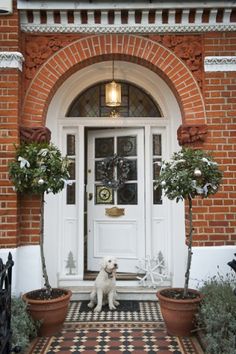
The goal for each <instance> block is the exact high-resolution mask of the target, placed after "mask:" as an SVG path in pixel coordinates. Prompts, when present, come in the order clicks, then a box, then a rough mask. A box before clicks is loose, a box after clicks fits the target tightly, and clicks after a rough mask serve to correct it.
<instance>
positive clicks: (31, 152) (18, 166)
mask: <svg viewBox="0 0 236 354" xmlns="http://www.w3.org/2000/svg"><path fill="white" fill-rule="evenodd" d="M69 163H70V161H69V160H68V158H67V157H62V155H61V152H60V150H59V149H58V148H57V147H56V146H55V145H53V144H51V143H23V144H20V145H19V146H18V147H17V148H16V155H15V159H14V161H12V162H11V163H10V165H9V176H10V179H11V181H12V183H13V184H14V188H15V190H16V192H19V193H21V194H34V195H40V196H41V213H40V255H41V264H42V273H43V277H44V282H45V288H46V292H45V297H48V298H50V297H51V296H52V287H51V285H50V283H49V279H48V273H47V268H46V262H45V256H44V247H43V246H44V196H45V193H46V194H47V193H53V194H56V193H58V192H60V191H62V189H63V188H64V186H65V184H66V183H67V181H68V179H69Z"/></svg>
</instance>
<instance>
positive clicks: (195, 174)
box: [156, 148, 222, 298]
mask: <svg viewBox="0 0 236 354" xmlns="http://www.w3.org/2000/svg"><path fill="white" fill-rule="evenodd" d="M221 178H222V172H221V171H220V169H219V166H218V164H217V163H216V162H215V161H214V160H213V158H212V157H211V156H210V155H209V154H208V153H206V152H205V151H203V150H198V149H191V148H182V149H181V150H180V151H179V152H175V153H174V154H173V156H172V158H171V159H170V161H168V162H166V161H164V162H163V163H162V165H161V170H160V176H159V178H158V180H157V184H156V186H157V187H158V186H161V188H162V189H163V192H164V195H165V196H166V197H167V198H168V199H170V200H176V202H179V201H180V200H186V201H187V202H188V214H189V235H188V257H187V266H186V273H185V284H184V292H183V298H187V296H188V287H189V276H190V268H191V261H192V242H193V230H194V228H193V210H192V202H193V199H194V198H196V197H201V198H208V197H209V196H210V195H213V194H215V193H216V192H217V191H218V189H219V186H220V182H221Z"/></svg>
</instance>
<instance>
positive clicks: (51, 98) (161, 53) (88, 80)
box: [22, 35, 205, 285]
mask: <svg viewBox="0 0 236 354" xmlns="http://www.w3.org/2000/svg"><path fill="white" fill-rule="evenodd" d="M110 59H115V60H116V63H117V66H118V67H119V63H120V69H119V70H118V77H119V78H120V79H127V77H128V75H129V74H128V71H126V73H125V74H124V77H122V75H123V74H122V70H124V69H122V65H123V68H124V67H125V66H127V67H128V65H130V69H131V70H130V72H131V74H130V77H128V80H130V81H131V82H134V83H137V84H139V85H140V86H142V85H143V87H144V88H145V89H146V90H147V91H148V92H149V93H150V94H151V95H152V96H155V95H157V97H155V98H156V100H157V102H158V103H160V105H161V106H162V107H163V109H164V111H165V110H166V112H167V113H166V116H168V119H169V123H168V124H167V125H165V124H163V125H159V126H158V129H163V128H164V129H166V132H167V131H168V134H167V136H168V139H169V140H170V141H171V143H170V144H169V145H168V147H167V149H166V156H168V154H170V153H171V152H173V151H174V150H176V149H177V148H178V145H177V139H176V130H177V128H178V126H179V125H180V124H181V123H182V122H184V123H188V124H194V123H195V124H196V123H197V124H203V123H205V112H204V105H203V99H202V95H201V91H200V89H199V87H198V85H197V83H196V81H195V79H194V77H193V75H192V73H191V72H190V70H189V69H188V68H187V67H186V65H185V64H184V63H183V62H182V61H181V60H179V59H178V57H177V56H176V55H175V54H173V53H172V52H171V51H170V50H168V49H166V48H164V47H163V46H162V45H160V44H158V43H155V42H153V41H151V40H149V39H147V38H142V37H138V36H132V35H127V36H126V35H125V36H120V35H109V36H106V35H101V36H91V37H89V38H84V39H81V40H79V41H77V42H75V43H73V44H71V45H68V46H67V47H66V48H64V49H62V50H60V51H59V52H58V53H56V54H55V55H54V56H53V57H51V58H50V59H49V60H48V61H47V62H46V63H45V64H44V65H43V66H42V68H41V69H40V70H39V72H38V73H37V75H36V76H35V78H34V79H33V81H32V84H31V85H30V87H29V89H28V91H27V94H26V98H25V103H24V110H23V112H24V114H23V120H22V123H23V124H24V125H26V126H27V125H28V126H30V125H45V124H46V125H47V126H48V127H49V128H50V129H51V131H52V138H53V142H55V143H57V145H59V146H60V148H62V150H63V149H64V152H66V151H65V140H64V143H63V139H65V138H63V134H62V131H63V129H65V130H64V131H67V133H68V132H69V134H70V133H71V132H72V133H73V134H74V133H75V134H78V135H79V137H80V147H81V151H82V155H83V156H85V155H84V150H83V146H84V141H83V139H84V138H85V133H84V132H85V129H87V128H88V125H87V123H85V124H84V125H83V129H82V128H81V127H80V128H79V130H78V131H76V129H77V128H76V129H74V128H73V129H74V130H73V129H71V126H73V127H75V125H76V124H74V123H71V124H72V125H70V127H69V126H63V124H62V125H61V126H60V124H59V125H58V118H59V119H60V118H62V117H63V116H65V112H66V110H67V108H68V106H69V104H70V103H71V102H72V100H73V98H74V97H75V96H76V95H77V94H78V93H79V92H81V91H82V90H83V89H84V88H86V87H89V86H90V85H91V84H93V83H95V82H99V81H101V80H102V79H109V78H110V77H109V75H110V73H111V69H110V62H109V60H110ZM98 68H100V69H101V70H100V69H98ZM132 70H133V72H132ZM99 73H100V74H99ZM99 75H101V76H99ZM106 75H107V76H106ZM139 80H140V81H139ZM136 81H137V82H136ZM153 82H157V83H159V87H158V85H157V87H156V88H155V87H154V86H155V85H154V86H152V85H153ZM161 91H163V92H164V95H163V97H161ZM158 92H159V94H158ZM158 95H159V96H158ZM164 96H166V97H165V98H167V100H166V101H165V98H164ZM160 101H163V102H160ZM101 124H102V126H103V127H104V124H106V123H104V122H103V123H101ZM79 125H80V123H79ZM98 126H99V125H97V123H92V125H91V127H98ZM105 126H109V127H111V126H112V127H116V128H117V127H118V126H119V123H118V125H117V124H116V123H115V124H113V123H112V124H111V123H108V124H107V125H105ZM77 127H78V126H77ZM60 129H61V130H60ZM68 129H69V130H68ZM81 129H82V130H81ZM145 129H146V128H145ZM148 129H151V128H150V127H149V128H148ZM150 131H151V130H150ZM159 131H160V130H159ZM145 134H146V138H147V136H148V135H147V129H146V133H145ZM81 140H82V141H81ZM83 158H84V157H83ZM82 166H84V162H83V161H82V162H81V165H80V167H82ZM82 168H83V167H82ZM80 170H81V168H80ZM150 172H151V170H150V169H149V173H150ZM80 177H81V178H82V179H84V176H82V175H81V176H80ZM80 190H81V192H80V194H79V195H78V198H80V199H79V200H83V198H84V194H83V193H84V192H82V189H80ZM62 199H63V197H62V196H59V198H55V197H53V198H51V197H49V199H48V203H47V207H46V208H47V209H48V211H47V213H46V221H45V224H46V248H47V256H48V258H49V259H51V260H53V262H52V261H49V262H48V263H49V273H51V276H50V278H52V280H53V282H54V284H55V285H58V279H59V285H75V284H77V285H78V282H80V281H82V280H83V276H84V261H83V259H84V254H85V253H84V234H83V227H81V226H80V225H81V223H82V222H83V221H82V220H83V219H84V211H83V207H82V211H80V210H81V209H80V208H79V212H78V213H80V215H79V216H78V219H77V217H76V212H77V211H76V209H75V210H74V212H73V213H74V214H73V215H72V216H71V215H69V216H68V215H67V216H65V215H64V214H63V212H62V209H60V207H59V209H58V208H57V207H58V205H62V203H63V201H62ZM147 199H148V198H147ZM149 199H150V197H149ZM80 206H81V204H80ZM51 210H54V211H55V212H56V214H54V216H55V217H54V219H55V220H54V219H53V220H52V213H51ZM151 213H152V211H151V210H150V208H149V218H150V215H151ZM167 214H168V215H169V222H170V225H169V226H170V228H169V230H168V234H169V238H166V239H165V241H164V243H163V244H162V246H161V247H162V248H164V249H165V250H166V255H167V258H168V260H167V262H168V263H169V273H172V274H173V278H172V283H173V284H174V285H181V275H182V274H183V263H184V257H183V248H184V216H183V206H177V207H176V206H175V207H174V208H172V209H171V208H169V209H168V211H167ZM167 214H166V215H167ZM170 215H171V216H170ZM65 217H66V218H67V219H68V220H69V221H71V220H72V222H74V221H75V224H76V225H75V226H73V227H75V228H74V231H73V232H74V235H77V230H78V228H80V230H79V234H80V236H79V237H78V239H76V241H75V242H74V241H73V242H72V246H71V247H72V248H74V247H75V248H76V256H75V261H76V262H77V268H76V274H75V276H72V275H70V274H69V277H68V274H66V270H65V262H67V256H66V255H65V254H63V251H62V250H63V248H64V246H65V242H66V241H65V240H66V239H68V238H66V237H65V234H64V235H63V231H62V232H61V231H60V230H63V225H60V228H59V229H58V232H56V233H55V232H53V229H54V231H55V225H56V226H57V228H58V226H59V224H58V220H63V218H65ZM150 220H151V219H150ZM160 220H161V218H158V217H157V218H156V224H158V223H160ZM52 221H53V222H52ZM50 225H51V226H50ZM52 225H53V227H52ZM71 225H72V224H71ZM148 228H149V227H148V223H147V225H146V229H147V233H148V232H149V233H150V228H149V230H148ZM160 230H161V228H160V229H159V231H160ZM176 230H178V231H176ZM160 232H162V231H160ZM165 232H166V231H165V230H164V233H165ZM53 233H54V236H52V234H53ZM47 234H48V235H47ZM49 234H50V235H49ZM150 235H151V233H150ZM75 238H76V236H74V239H75ZM160 242H162V241H160ZM154 243H157V241H156V237H155V232H154V233H153V235H152V236H150V237H149V239H148V240H147V242H146V250H147V252H146V254H145V255H150V253H149V251H148V250H150V249H151V248H152V245H153V244H154ZM54 245H57V247H53V246H54ZM67 249H68V247H67ZM157 249H158V247H156V250H157ZM174 250H175V252H174ZM53 252H54V253H53ZM176 252H177V253H176ZM52 253H53V256H52ZM176 254H178V255H180V254H181V255H182V257H180V258H181V259H182V262H180V261H179V258H178V259H177V258H176ZM173 269H174V273H173ZM56 275H57V276H56ZM82 284H83V281H82Z"/></svg>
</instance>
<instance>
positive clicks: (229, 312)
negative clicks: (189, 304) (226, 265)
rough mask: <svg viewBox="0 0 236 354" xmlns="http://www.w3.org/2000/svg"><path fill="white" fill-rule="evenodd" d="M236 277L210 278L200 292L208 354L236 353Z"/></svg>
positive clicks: (199, 320)
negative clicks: (235, 288)
mask: <svg viewBox="0 0 236 354" xmlns="http://www.w3.org/2000/svg"><path fill="white" fill-rule="evenodd" d="M234 286H235V279H234V280H233V278H232V277H230V276H229V275H227V276H226V277H222V276H219V275H218V276H217V277H213V278H211V279H209V280H207V281H206V282H205V283H204V285H203V286H202V288H201V289H200V291H201V292H202V293H203V295H204V298H203V300H202V304H201V307H200V310H199V314H198V317H197V319H198V326H199V328H200V329H202V330H203V331H204V335H205V341H204V342H205V344H206V353H207V354H235V353H236V296H235V295H234V293H233V287H234Z"/></svg>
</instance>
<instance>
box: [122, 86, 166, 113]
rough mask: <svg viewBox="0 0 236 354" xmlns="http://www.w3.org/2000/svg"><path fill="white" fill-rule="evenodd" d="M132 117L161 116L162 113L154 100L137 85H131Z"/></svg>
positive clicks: (130, 106)
mask: <svg viewBox="0 0 236 354" xmlns="http://www.w3.org/2000/svg"><path fill="white" fill-rule="evenodd" d="M129 116H130V117H160V116H161V113H160V110H159V109H158V107H157V105H156V104H155V103H154V102H153V100H152V99H151V98H150V97H149V96H148V95H147V94H146V93H144V92H143V91H141V90H140V89H139V88H137V87H135V86H129Z"/></svg>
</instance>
